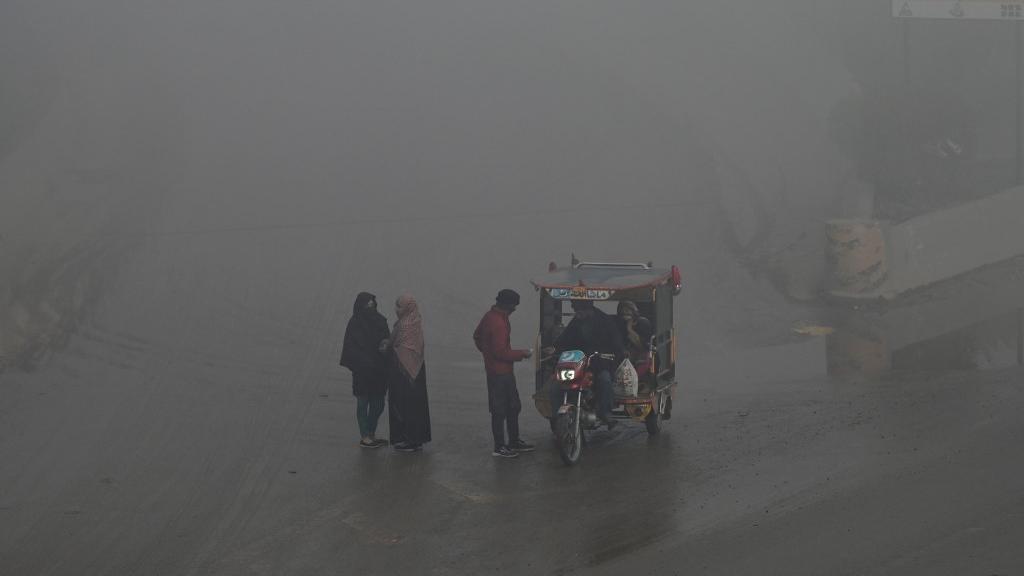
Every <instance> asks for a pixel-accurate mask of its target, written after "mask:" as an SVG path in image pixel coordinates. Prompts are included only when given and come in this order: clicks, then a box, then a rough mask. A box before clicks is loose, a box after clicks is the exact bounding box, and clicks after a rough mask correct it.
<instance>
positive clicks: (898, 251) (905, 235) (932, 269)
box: [827, 187, 1024, 298]
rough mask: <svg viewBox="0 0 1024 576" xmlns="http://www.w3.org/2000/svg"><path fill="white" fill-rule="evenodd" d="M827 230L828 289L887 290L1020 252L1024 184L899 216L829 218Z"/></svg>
mask: <svg viewBox="0 0 1024 576" xmlns="http://www.w3.org/2000/svg"><path fill="white" fill-rule="evenodd" d="M827 237H828V242H829V245H828V252H827V254H828V263H829V279H828V283H827V286H828V290H829V292H830V293H831V294H832V295H834V296H838V297H845V298H879V297H882V298H893V297H896V296H899V295H900V294H902V293H904V292H907V291H910V290H914V289H917V288H921V287H924V286H928V285H931V284H934V283H936V282H940V281H942V280H946V279H949V278H953V277H955V276H959V275H961V274H964V273H967V272H970V271H971V270H975V269H977V268H980V267H982V266H987V265H989V264H994V263H997V262H1001V261H1004V260H1007V259H1009V258H1012V257H1014V256H1017V255H1020V254H1024V187H1016V188H1011V189H1009V190H1006V191H1004V192H1001V193H999V194H996V195H993V196H989V197H987V198H983V199H981V200H977V201H974V202H970V203H968V204H963V205H960V206H957V207H954V208H950V209H947V210H940V211H937V212H932V213H929V214H925V215H922V216H918V217H916V218H912V219H910V220H907V221H905V222H901V223H899V224H887V223H884V222H879V221H873V220H859V221H851V220H833V221H830V222H828V233H827ZM880 246H881V247H880ZM882 247H884V248H882Z"/></svg>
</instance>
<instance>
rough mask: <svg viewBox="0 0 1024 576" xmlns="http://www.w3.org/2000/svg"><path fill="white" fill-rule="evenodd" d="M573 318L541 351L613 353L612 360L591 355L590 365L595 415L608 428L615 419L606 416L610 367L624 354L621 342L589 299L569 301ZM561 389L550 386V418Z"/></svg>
mask: <svg viewBox="0 0 1024 576" xmlns="http://www.w3.org/2000/svg"><path fill="white" fill-rule="evenodd" d="M572 309H573V312H574V314H573V318H572V320H571V321H570V322H569V325H568V326H566V327H565V331H563V332H562V334H561V335H559V336H558V339H556V340H555V342H554V346H553V347H549V348H547V349H545V350H544V352H545V355H550V354H552V353H554V352H558V353H561V352H564V351H566V350H582V351H584V352H586V353H587V354H591V353H594V352H597V353H599V354H611V355H614V356H615V360H614V364H613V363H612V361H610V360H606V359H604V358H594V359H593V360H592V361H591V367H592V369H593V371H594V395H595V397H596V400H597V418H598V420H600V421H601V422H602V423H603V424H604V425H606V426H607V427H608V429H609V430H611V429H612V428H613V427H615V425H616V422H615V421H614V420H612V419H610V418H609V415H610V413H611V411H612V401H613V400H614V396H613V392H612V371H613V370H615V368H616V367H617V366H618V365H619V362H621V361H622V360H623V359H624V358H626V350H625V346H623V344H622V337H621V335H620V333H619V328H618V326H616V324H615V321H614V320H612V318H611V317H610V316H608V315H607V314H605V313H604V312H602V311H601V310H600V309H598V308H596V307H595V306H594V303H593V302H592V301H590V300H573V301H572ZM561 394H562V391H561V389H560V388H559V387H558V386H552V387H551V389H550V399H551V411H552V418H554V417H555V410H556V409H557V406H559V405H561Z"/></svg>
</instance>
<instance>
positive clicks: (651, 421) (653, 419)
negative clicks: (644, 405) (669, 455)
mask: <svg viewBox="0 0 1024 576" xmlns="http://www.w3.org/2000/svg"><path fill="white" fill-rule="evenodd" d="M644 424H646V425H647V434H648V435H649V436H654V435H656V434H657V433H658V432H661V412H657V411H655V410H651V413H650V414H648V415H647V418H645V419H644Z"/></svg>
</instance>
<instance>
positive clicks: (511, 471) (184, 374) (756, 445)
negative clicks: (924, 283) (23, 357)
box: [0, 287, 1024, 575]
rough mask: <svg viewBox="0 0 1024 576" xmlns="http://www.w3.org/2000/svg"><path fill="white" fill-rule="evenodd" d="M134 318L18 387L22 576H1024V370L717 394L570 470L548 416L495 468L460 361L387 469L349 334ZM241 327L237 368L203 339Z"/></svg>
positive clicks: (5, 522) (476, 381) (435, 373)
mask: <svg viewBox="0 0 1024 576" xmlns="http://www.w3.org/2000/svg"><path fill="white" fill-rule="evenodd" d="M167 289H168V290H173V287H168V288H167ZM147 294H149V293H148V292H147ZM325 294H326V292H325ZM150 296H153V295H152V294H150ZM325 297H326V296H325ZM127 301H128V300H123V301H121V302H118V304H122V305H121V306H111V307H110V308H109V309H108V310H107V311H106V312H104V313H103V314H100V316H105V318H106V319H105V324H104V323H100V322H97V323H94V324H93V325H91V326H90V327H89V328H88V329H86V330H84V331H83V333H82V334H81V335H79V336H78V337H76V338H75V339H74V340H73V342H72V344H71V345H70V346H69V347H68V348H67V349H66V350H65V351H63V352H61V353H59V354H57V355H56V356H55V357H54V358H52V359H51V361H50V362H49V364H48V365H47V366H46V367H45V368H44V369H42V370H39V371H37V372H35V373H32V374H16V373H8V374H4V375H3V402H2V404H0V422H2V426H0V459H2V462H3V467H2V472H0V485H2V486H3V490H2V491H0V568H2V570H0V572H3V573H4V574H12V575H13V574H40V575H43V574H239V575H241V574H401V573H406V574H485V573H501V574H566V573H597V574H621V573H636V574H788V575H794V574H901V575H907V574H910V575H913V574H921V575H925V574H927V575H935V574H985V575H991V574H1020V573H1022V572H1024V553H1021V551H1020V546H1019V543H1020V542H1021V541H1024V529H1022V528H1021V526H1022V524H1021V522H1020V521H1021V519H1022V518H1021V517H1022V514H1024V484H1022V483H1021V481H1020V477H1021V474H1022V472H1024V466H1022V464H1021V458H1020V454H1021V449H1020V446H1021V444H1022V441H1024V423H1022V420H1021V418H1020V414H1021V413H1022V408H1024V394H1022V390H1021V381H1022V380H1021V378H1022V376H1024V373H1022V372H1021V371H1020V370H1016V369H1011V370H1004V371H992V372H983V373H972V372H959V373H941V374H896V375H890V376H888V377H886V378H884V379H879V380H861V381H846V382H840V381H833V380H829V379H826V378H813V379H805V380H791V379H785V380H781V381H773V380H772V379H771V377H770V375H766V377H765V378H764V379H763V380H761V381H758V382H744V383H738V382H734V383H728V382H724V383H723V382H718V381H716V382H710V381H709V382H708V383H701V382H700V381H697V379H696V378H695V379H693V380H691V381H686V382H683V383H682V385H681V387H680V390H679V399H678V407H677V409H676V413H675V417H674V418H673V419H672V420H671V421H669V422H666V428H665V430H664V432H663V434H662V435H660V436H658V437H654V438H648V436H647V434H646V432H645V431H644V429H643V428H642V427H640V426H633V427H627V426H622V427H619V428H618V429H616V430H615V431H613V432H598V433H595V434H593V435H592V436H591V438H590V443H589V445H588V446H587V450H586V452H585V454H584V458H583V461H582V462H581V464H580V465H579V466H577V467H575V468H567V467H565V466H563V465H562V463H561V462H560V460H559V459H558V456H557V454H556V452H555V451H554V448H553V446H552V445H551V443H550V440H549V436H548V433H547V427H546V422H545V421H543V420H542V419H540V418H539V416H538V415H537V414H536V413H535V411H534V410H533V409H532V407H531V406H530V405H529V403H528V402H527V404H526V406H525V409H524V412H523V415H522V424H523V429H524V435H525V436H526V437H527V438H529V439H531V440H534V441H536V442H537V443H538V450H537V451H536V452H534V453H530V454H524V455H523V456H522V457H520V458H519V459H517V460H499V459H495V458H493V457H492V456H491V455H490V450H489V445H490V440H489V428H488V416H487V414H486V412H485V410H484V406H485V393H484V389H483V387H482V384H481V380H482V379H481V374H480V367H479V366H478V365H477V363H476V361H475V359H472V358H462V359H459V358H456V357H455V356H453V357H452V358H451V359H443V358H439V356H443V355H442V354H440V353H438V354H435V355H434V357H435V361H434V363H433V365H432V366H431V371H430V374H431V379H430V382H429V383H428V385H429V387H430V399H431V415H432V419H433V424H434V441H433V442H432V443H431V444H429V445H428V446H427V448H426V450H425V451H423V452H422V453H418V454H401V453H395V452H392V451H390V450H388V449H382V450H377V451H367V450H361V449H360V448H358V447H357V445H356V442H357V440H358V438H357V435H356V433H355V423H354V422H353V418H352V412H353V411H354V402H353V398H352V397H351V396H350V395H349V388H348V381H347V379H346V376H345V374H344V372H343V371H341V369H340V368H337V367H336V366H335V362H334V356H335V354H336V350H334V346H333V345H330V344H328V343H324V342H323V341H322V338H320V335H321V334H322V333H324V332H330V331H332V330H337V328H338V327H337V326H336V325H335V324H337V323H339V322H342V321H343V320H344V314H340V313H339V314H335V315H329V314H328V315H324V314H321V313H318V311H317V310H318V308H317V307H315V306H314V307H310V308H309V310H308V312H307V313H306V314H305V315H300V316H298V317H296V318H294V319H292V323H291V324H290V325H285V324H280V323H277V324H275V326H276V327H277V328H278V330H277V333H276V334H274V335H273V336H271V335H266V334H264V335H263V336H259V337H257V336H256V335H255V334H258V332H254V331H253V330H254V329H255V328H257V327H258V326H255V325H254V323H257V324H258V323H259V322H260V321H261V320H260V318H259V316H258V314H254V313H248V314H241V313H235V312H231V311H230V310H225V309H224V306H223V305H222V304H220V303H217V302H216V301H214V302H213V304H211V306H213V307H214V308H217V309H218V311H219V314H218V315H217V316H216V317H208V316H207V315H206V314H204V313H203V312H202V310H201V308H202V307H203V306H202V304H203V303H201V302H192V303H191V305H190V307H189V308H190V309H195V311H194V312H192V313H190V314H188V315H187V320H182V319H179V321H178V322H173V321H171V317H170V316H162V317H161V318H163V320H165V321H166V322H167V324H165V325H164V328H165V330H164V331H163V332H164V336H163V337H164V340H163V341H160V340H159V339H158V338H157V335H158V334H159V333H160V331H157V330H155V331H154V332H153V333H152V334H149V337H148V338H140V337H138V336H133V335H131V334H127V333H124V332H119V331H118V330H116V329H114V328H113V327H114V326H118V325H121V326H124V325H131V323H132V318H134V319H135V320H136V321H137V320H138V319H139V318H140V317H145V315H146V313H147V312H146V311H147V310H154V309H155V308H154V307H153V306H155V303H156V302H159V301H160V300H159V298H156V297H155V296H153V299H152V300H150V299H148V298H146V297H140V296H138V295H136V297H135V298H134V299H132V301H133V302H134V304H133V306H132V307H130V308H129V307H125V306H123V304H124V303H125V302H127ZM147 302H148V303H149V304H148V305H147ZM182 305H183V306H184V304H182ZM157 308H161V307H157ZM114 309H117V310H119V311H120V312H118V314H113V313H112V312H111V311H112V310H114ZM161 309H162V308H161ZM232 314H235V317H236V318H238V319H237V320H236V325H235V329H236V330H237V333H233V334H230V336H231V337H230V338H221V339H219V340H223V343H222V344H221V345H220V346H219V347H218V346H216V342H217V340H218V339H212V338H209V337H207V338H204V339H202V340H201V341H200V342H196V343H189V342H184V341H180V340H178V339H177V336H180V334H177V333H176V331H177V330H180V329H181V327H182V326H187V327H189V329H191V330H194V331H195V332H194V333H195V334H200V335H201V334H204V331H203V328H204V326H205V325H206V324H204V323H209V326H217V327H219V328H218V330H221V329H223V326H225V325H228V323H226V321H225V317H231V315H232ZM262 321H266V322H270V320H268V319H266V318H264V319H263V320H262ZM119 323H120V324H119ZM286 327H290V328H291V331H290V332H289V331H288V330H285V329H284V328H286ZM211 329H212V328H211ZM217 333H219V332H217ZM240 340H244V341H245V342H247V343H248V344H249V346H251V348H252V349H250V350H248V351H247V352H246V354H245V356H244V357H241V356H239V354H238V353H237V352H234V350H236V349H237V346H235V347H233V346H232V344H231V342H232V341H234V342H236V343H237V342H238V341H240ZM175 342H176V344H172V343H175ZM261 346H262V348H261ZM260 358H262V360H261V361H259V360H257V359H260ZM525 376H526V374H523V373H521V374H520V377H521V388H523V389H524V397H525V396H526V394H525V390H528V388H529V383H528V382H526V381H525ZM385 424H386V422H385Z"/></svg>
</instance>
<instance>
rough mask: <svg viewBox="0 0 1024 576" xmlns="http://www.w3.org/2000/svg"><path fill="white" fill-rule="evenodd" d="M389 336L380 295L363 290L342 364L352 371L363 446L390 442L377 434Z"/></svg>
mask: <svg viewBox="0 0 1024 576" xmlns="http://www.w3.org/2000/svg"><path fill="white" fill-rule="evenodd" d="M390 337H391V336H390V334H389V332H388V320H387V318H385V317H384V315H383V314H381V313H380V312H378V311H377V297H376V296H374V295H373V294H370V293H369V292H360V293H359V295H358V296H356V302H355V304H353V305H352V317H351V318H349V321H348V326H347V327H346V328H345V341H344V344H343V345H342V348H341V362H340V364H341V365H342V366H344V367H346V368H348V369H349V370H351V371H352V395H353V396H355V397H356V421H358V423H359V436H360V440H359V446H360V447H361V448H380V447H381V446H384V445H386V444H387V443H388V441H387V440H384V439H382V438H377V436H376V432H377V421H378V419H380V415H381V413H382V412H384V395H385V394H386V393H387V375H388V374H387V358H388V356H387V352H388V349H389V347H390V345H391V343H390V341H389V338H390Z"/></svg>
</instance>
